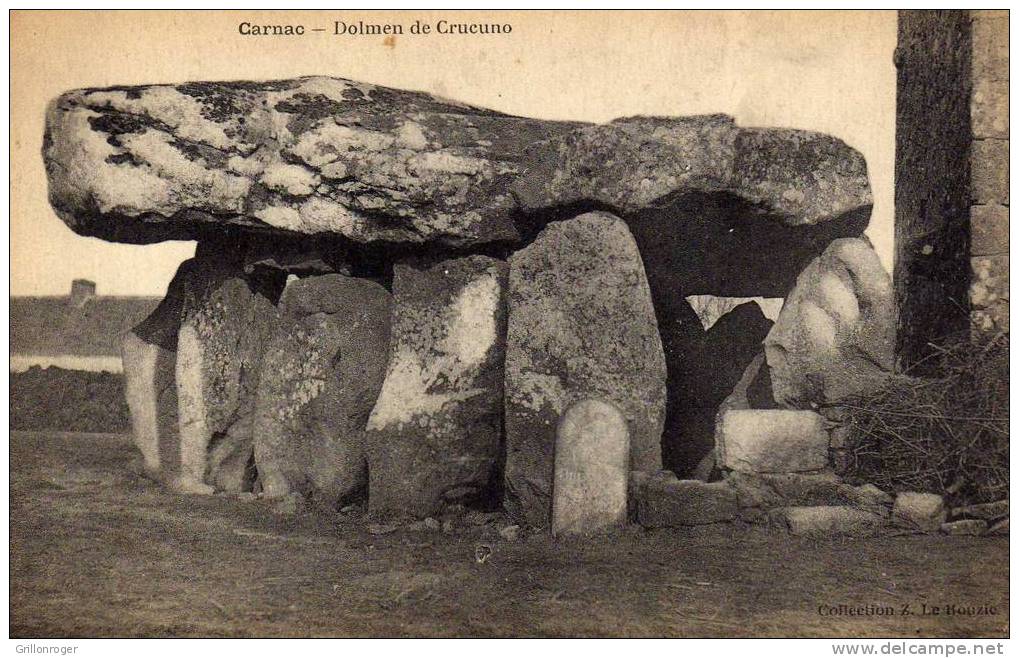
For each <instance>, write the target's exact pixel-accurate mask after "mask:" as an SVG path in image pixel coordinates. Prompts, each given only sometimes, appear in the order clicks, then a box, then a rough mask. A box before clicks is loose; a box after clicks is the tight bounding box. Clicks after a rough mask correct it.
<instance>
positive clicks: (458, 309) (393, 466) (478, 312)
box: [366, 256, 508, 518]
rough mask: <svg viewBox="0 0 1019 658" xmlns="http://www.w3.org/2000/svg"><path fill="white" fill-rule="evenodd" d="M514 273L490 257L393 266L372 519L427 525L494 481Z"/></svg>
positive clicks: (372, 458) (375, 419)
mask: <svg viewBox="0 0 1019 658" xmlns="http://www.w3.org/2000/svg"><path fill="white" fill-rule="evenodd" d="M507 269H508V268H507V265H506V263H505V262H503V261H499V260H496V259H494V258H489V257H487V256H470V257H465V258H457V259H452V260H446V261H442V262H438V263H432V264H414V263H404V264H398V265H397V266H396V267H395V271H394V277H393V297H394V299H393V320H392V337H391V339H390V345H391V349H390V358H389V367H388V370H387V372H386V377H385V380H384V382H383V385H382V391H381V392H380V394H379V397H378V401H377V402H376V404H375V407H374V409H373V410H372V412H371V416H370V418H369V420H368V434H367V438H366V449H367V455H368V473H369V484H368V509H369V511H370V512H371V513H372V514H373V515H375V516H379V517H386V516H414V517H418V518H425V517H427V516H432V515H434V514H435V513H437V512H438V511H439V510H440V509H441V507H442V505H443V503H444V502H446V501H456V500H460V499H465V498H469V497H471V496H474V495H477V494H480V493H482V492H484V490H485V489H486V487H487V486H488V485H489V484H490V481H491V480H492V478H493V474H494V469H495V467H496V462H497V459H498V457H499V449H500V441H501V436H502V419H503V362H504V357H505V346H506V343H505V340H506V339H505V336H506V300H505V288H506V276H507Z"/></svg>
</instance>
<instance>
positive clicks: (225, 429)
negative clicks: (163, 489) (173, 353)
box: [175, 254, 283, 493]
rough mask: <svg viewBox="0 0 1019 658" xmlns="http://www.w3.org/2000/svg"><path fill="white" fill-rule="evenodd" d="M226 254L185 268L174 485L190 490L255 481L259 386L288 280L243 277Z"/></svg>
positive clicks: (237, 487)
mask: <svg viewBox="0 0 1019 658" xmlns="http://www.w3.org/2000/svg"><path fill="white" fill-rule="evenodd" d="M226 258H228V254H224V255H222V256H217V255H212V254H209V255H206V256H204V257H201V256H200V257H198V258H195V259H194V260H191V261H188V262H187V263H185V265H184V266H182V269H184V268H186V271H187V274H186V276H187V284H186V287H185V290H184V301H183V311H182V321H181V327H180V333H179V334H178V338H177V366H176V373H175V374H176V381H177V401H178V415H179V427H180V444H181V473H180V478H179V480H178V483H177V484H178V488H179V489H181V490H183V491H186V492H192V493H211V492H212V491H213V490H224V491H231V492H239V491H244V490H247V489H250V487H251V484H252V480H253V478H254V469H253V454H252V453H253V436H252V420H253V415H254V414H253V412H254V400H255V390H256V387H257V385H258V376H259V372H260V371H261V360H262V351H263V349H264V348H265V344H266V342H267V341H268V339H269V336H270V334H271V332H272V330H273V327H274V324H275V321H276V318H277V312H276V306H275V301H276V299H278V297H279V292H280V290H281V288H282V283H283V280H282V279H280V278H279V277H275V276H269V275H266V276H263V277H254V276H249V275H245V274H244V272H243V270H241V269H240V267H239V266H238V265H236V264H235V263H232V262H229V261H227V260H225V259H226Z"/></svg>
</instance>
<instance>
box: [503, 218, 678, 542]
mask: <svg viewBox="0 0 1019 658" xmlns="http://www.w3.org/2000/svg"><path fill="white" fill-rule="evenodd" d="M509 312H510V319H509V332H508V338H507V353H506V472H505V487H506V491H505V495H506V500H505V504H506V507H507V508H508V509H509V511H510V512H511V513H512V514H513V515H514V516H516V517H517V518H518V519H520V520H521V521H524V522H526V523H529V524H530V525H532V526H539V527H543V526H547V525H548V523H549V517H550V514H551V507H552V496H551V494H552V479H553V466H552V464H553V451H554V446H555V432H556V425H557V423H558V421H559V417H560V415H561V414H562V413H563V412H564V411H565V410H566V409H567V408H568V407H569V406H570V405H571V404H572V403H573V402H576V401H577V400H581V399H585V398H598V399H602V400H605V401H608V402H611V403H613V404H614V405H616V406H617V407H619V409H620V410H621V411H622V412H623V415H624V416H625V417H626V420H627V424H628V426H629V430H630V461H631V468H634V469H637V470H645V471H652V472H653V471H657V470H658V469H660V468H661V436H662V424H663V422H664V413H665V357H664V355H663V352H662V342H661V339H660V338H659V336H658V326H657V324H656V322H655V313H654V308H653V307H652V304H651V297H650V292H649V290H648V283H647V279H646V277H645V275H644V267H643V264H642V262H641V258H640V254H639V253H638V252H637V246H636V244H635V243H634V241H633V237H632V236H631V235H630V232H629V230H628V229H627V227H626V225H625V224H624V223H623V222H622V220H620V219H618V218H616V217H614V216H612V215H610V214H608V213H603V212H594V213H587V214H585V215H582V216H579V217H576V218H574V219H570V220H566V221H561V222H554V223H552V224H550V225H549V226H548V227H546V228H545V230H544V231H542V233H541V234H540V235H539V236H538V237H537V239H536V240H535V241H534V242H533V243H532V244H531V245H530V246H528V247H526V248H524V249H522V250H520V251H518V252H517V253H516V254H514V255H513V256H512V258H511V259H510V280H509Z"/></svg>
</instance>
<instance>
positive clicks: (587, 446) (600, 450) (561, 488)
mask: <svg viewBox="0 0 1019 658" xmlns="http://www.w3.org/2000/svg"><path fill="white" fill-rule="evenodd" d="M629 464H630V432H629V429H628V428H627V424H626V418H625V417H624V416H623V414H622V413H621V412H620V411H619V409H617V408H616V407H615V406H613V405H612V404H609V403H607V402H602V401H601V400H581V401H579V402H575V403H573V404H572V405H570V408H569V409H567V410H566V413H564V414H563V417H562V418H561V419H560V421H559V426H558V428H556V443H555V480H554V483H553V487H552V534H553V535H554V536H557V537H558V536H563V535H576V534H586V533H589V532H594V531H597V530H602V529H605V528H611V527H614V526H619V525H623V524H625V523H626V505H627V499H626V496H627V486H628V478H629V475H630V466H629Z"/></svg>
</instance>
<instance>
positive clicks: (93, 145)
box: [43, 77, 572, 246]
mask: <svg viewBox="0 0 1019 658" xmlns="http://www.w3.org/2000/svg"><path fill="white" fill-rule="evenodd" d="M571 126H572V124H569V123H557V122H551V121H539V120H535V119H522V118H518V117H511V116H507V115H504V114H501V113H499V112H494V111H491V110H486V109H482V108H476V107H472V106H470V105H465V104H462V103H457V102H453V101H447V100H442V99H439V98H435V97H433V96H429V95H428V94H422V93H417V92H410V91H402V90H398V89H389V88H386V87H378V86H375V85H371V84H364V83H360V82H353V81H350V80H342V79H339V78H327V77H307V78H299V79H295V80H282V81H274V82H196V83H186V84H180V85H150V86H140V87H116V88H107V89H83V90H78V91H72V92H68V93H66V94H64V95H62V96H60V97H59V98H58V99H56V100H55V101H54V102H53V103H52V104H51V105H50V107H49V110H48V113H47V121H46V139H45V145H44V149H43V151H44V156H45V159H46V163H47V172H48V174H49V180H50V200H51V202H52V204H53V207H54V208H55V209H56V210H57V212H58V213H59V214H60V215H61V217H62V218H63V219H64V221H66V222H67V223H68V224H69V225H70V226H71V227H72V228H74V229H75V230H76V231H78V232H80V233H83V234H86V235H97V236H100V237H103V238H106V239H111V240H118V241H127V242H154V241H158V240H166V239H172V238H178V239H179V238H191V237H194V236H195V235H196V234H197V233H198V232H200V231H201V230H202V229H203V225H206V226H207V225H209V224H213V225H217V226H252V227H265V228H269V229H274V230H276V231H279V232H281V233H285V232H297V233H303V234H309V235H311V234H323V233H327V234H334V235H340V236H344V237H346V238H349V239H350V240H353V241H355V242H375V241H384V242H407V243H424V242H429V243H442V244H446V245H457V246H466V245H472V244H479V243H485V242H499V241H506V240H515V239H517V237H518V235H517V231H516V229H515V227H514V225H513V222H512V220H511V211H512V210H513V208H514V207H515V202H514V200H513V198H512V196H511V195H510V192H509V186H510V184H511V183H512V182H513V180H515V178H516V177H517V175H518V174H519V172H520V169H521V163H520V159H521V153H522V152H523V151H524V150H525V148H526V146H528V145H530V144H532V143H535V142H540V141H542V140H545V139H547V138H548V137H550V136H552V135H554V134H556V133H558V132H561V131H563V130H565V129H567V128H569V127H571Z"/></svg>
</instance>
